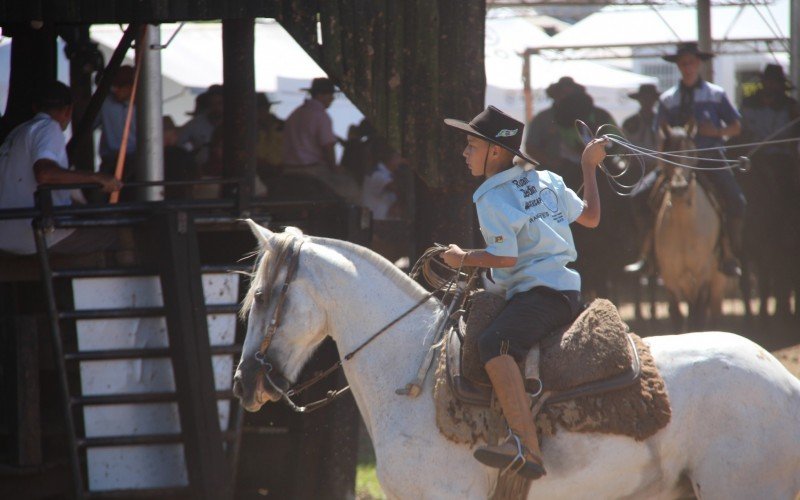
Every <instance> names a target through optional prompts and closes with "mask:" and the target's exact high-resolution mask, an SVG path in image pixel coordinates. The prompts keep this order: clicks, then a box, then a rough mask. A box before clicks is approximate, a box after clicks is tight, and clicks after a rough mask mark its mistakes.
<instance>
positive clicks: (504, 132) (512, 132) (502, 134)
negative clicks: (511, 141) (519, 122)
mask: <svg viewBox="0 0 800 500" xmlns="http://www.w3.org/2000/svg"><path fill="white" fill-rule="evenodd" d="M517 132H519V129H518V128H515V129H509V128H504V129H503V130H501V131H500V132H498V133H497V135H496V136H495V138H497V137H514V136H515V135H517Z"/></svg>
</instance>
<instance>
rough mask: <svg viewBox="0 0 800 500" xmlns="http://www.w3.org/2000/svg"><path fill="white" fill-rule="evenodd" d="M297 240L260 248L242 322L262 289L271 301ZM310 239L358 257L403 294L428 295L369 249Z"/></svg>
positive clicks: (287, 236) (282, 238)
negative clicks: (270, 247) (273, 290)
mask: <svg viewBox="0 0 800 500" xmlns="http://www.w3.org/2000/svg"><path fill="white" fill-rule="evenodd" d="M297 237H298V236H295V235H294V234H292V233H285V232H284V233H275V234H274V236H273V237H272V244H273V249H272V251H270V252H266V251H265V247H264V246H263V245H262V246H261V247H260V248H259V250H258V252H257V255H258V257H257V259H256V263H255V265H254V266H253V272H252V274H251V280H250V283H251V285H250V289H249V290H248V291H247V294H246V295H245V297H244V300H243V301H242V309H241V311H240V312H239V314H240V316H241V317H242V319H246V317H247V314H248V312H249V311H250V309H251V308H252V307H253V303H254V301H255V294H256V291H257V290H258V289H259V288H261V290H262V293H265V294H267V295H266V296H265V301H267V302H268V301H269V299H270V297H269V293H270V291H271V290H272V288H273V286H274V285H275V279H276V278H277V276H278V273H279V271H280V263H282V262H283V261H284V258H285V256H286V253H287V252H288V250H289V248H290V247H291V243H292V241H293V240H294V238H297ZM308 239H309V240H310V241H311V242H312V243H316V244H319V245H323V246H327V247H334V248H339V249H341V250H345V251H348V252H351V253H352V254H354V255H355V256H357V257H359V258H361V259H363V260H365V261H366V262H368V263H369V264H371V265H373V266H374V267H375V268H376V269H377V270H378V272H380V273H381V274H382V275H383V276H385V277H386V278H388V279H389V280H390V281H391V282H392V283H393V284H395V285H396V286H397V287H398V288H400V289H401V290H402V291H404V292H405V293H407V294H409V295H411V296H413V297H421V296H422V295H424V294H425V293H426V292H425V289H424V288H422V286H420V285H419V284H418V283H417V282H416V281H414V280H412V279H411V278H409V277H408V276H406V274H405V273H403V271H401V270H400V269H398V268H397V267H396V266H395V265H394V264H392V263H391V262H389V261H388V260H386V259H384V258H383V257H381V256H380V255H378V254H377V253H375V252H373V251H371V250H369V249H367V248H364V247H362V246H359V245H356V244H355V243H350V242H349V241H342V240H336V239H333V238H323V237H320V236H311V237H309V238H308Z"/></svg>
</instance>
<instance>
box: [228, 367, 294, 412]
mask: <svg viewBox="0 0 800 500" xmlns="http://www.w3.org/2000/svg"><path fill="white" fill-rule="evenodd" d="M252 380H253V381H254V383H253V385H252V389H250V388H248V387H247V386H248V384H246V383H245V380H244V376H243V374H242V372H241V371H240V370H236V374H235V375H234V376H233V395H234V396H236V398H238V399H239V402H240V403H241V405H242V407H243V408H244V409H245V410H247V411H250V412H256V411H258V410H260V409H261V407H262V406H263V405H264V403H268V402H270V401H273V402H274V401H280V399H281V397H282V396H281V394H280V393H279V392H278V391H276V390H275V389H274V388H273V387H271V386H270V384H269V383H267V381H266V377H265V376H264V371H263V368H260V369H259V370H257V371H256V373H254V374H253V378H252Z"/></svg>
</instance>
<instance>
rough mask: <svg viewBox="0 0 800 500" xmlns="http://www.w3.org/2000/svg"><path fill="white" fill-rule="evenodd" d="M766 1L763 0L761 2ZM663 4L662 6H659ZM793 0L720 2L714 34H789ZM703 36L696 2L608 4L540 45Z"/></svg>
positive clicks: (734, 37) (729, 37)
mask: <svg viewBox="0 0 800 500" xmlns="http://www.w3.org/2000/svg"><path fill="white" fill-rule="evenodd" d="M759 4H760V5H759ZM656 9H657V10H656ZM789 17H790V16H789V1H788V0H777V1H776V2H774V3H771V4H769V5H764V4H763V3H761V2H758V3H756V2H754V3H752V4H750V5H742V6H714V7H712V9H711V35H712V39H713V40H715V41H717V42H724V41H756V40H784V39H786V38H787V36H788V34H789ZM693 40H697V11H696V10H695V8H694V7H669V6H659V7H656V8H650V7H625V8H621V7H614V6H610V7H606V8H604V9H603V10H601V11H600V12H597V13H595V14H592V15H590V16H588V17H586V18H585V19H583V20H581V21H580V22H578V23H575V24H574V25H573V26H572V27H570V28H567V29H566V30H564V31H562V32H560V33H559V34H557V35H556V36H554V37H552V38H551V39H550V40H549V41H548V42H547V43H543V44H536V45H531V48H538V49H547V48H554V49H565V48H575V47H587V48H589V47H591V48H598V49H603V48H606V47H631V46H634V47H635V46H642V45H658V44H664V45H670V44H675V43H678V42H680V41H693Z"/></svg>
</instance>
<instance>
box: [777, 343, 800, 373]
mask: <svg viewBox="0 0 800 500" xmlns="http://www.w3.org/2000/svg"><path fill="white" fill-rule="evenodd" d="M772 354H774V355H775V357H776V358H778V359H779V360H780V362H781V363H783V365H784V366H785V367H786V368H788V369H789V371H790V372H792V373H793V374H794V376H795V377H797V378H800V344H797V345H794V346H791V347H786V348H784V349H780V350H778V351H775V352H773V353H772Z"/></svg>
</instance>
